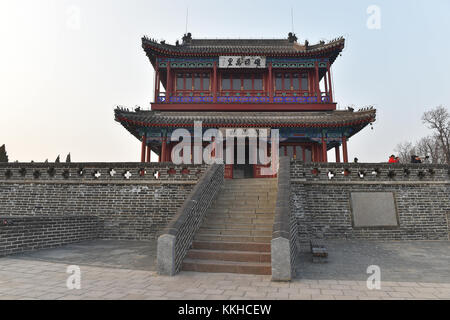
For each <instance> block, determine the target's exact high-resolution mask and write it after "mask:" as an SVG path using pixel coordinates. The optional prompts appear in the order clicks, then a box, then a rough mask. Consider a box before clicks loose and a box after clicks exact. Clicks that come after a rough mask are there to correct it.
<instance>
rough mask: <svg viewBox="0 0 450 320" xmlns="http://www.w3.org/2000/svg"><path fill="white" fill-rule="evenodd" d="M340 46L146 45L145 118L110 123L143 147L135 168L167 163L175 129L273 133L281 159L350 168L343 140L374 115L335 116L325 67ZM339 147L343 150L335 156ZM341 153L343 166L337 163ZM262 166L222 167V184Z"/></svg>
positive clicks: (123, 115)
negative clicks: (148, 98)
mask: <svg viewBox="0 0 450 320" xmlns="http://www.w3.org/2000/svg"><path fill="white" fill-rule="evenodd" d="M344 44H345V40H344V39H343V38H338V39H335V40H333V41H330V42H328V43H325V42H323V41H321V42H320V43H319V44H316V45H310V44H309V43H308V42H307V41H305V43H303V44H300V43H298V42H297V37H296V36H295V35H294V34H292V33H289V35H288V38H286V39H258V40H256V39H206V40H205V39H193V38H192V37H191V34H190V33H188V34H186V35H184V37H183V40H182V43H179V42H178V41H177V43H176V44H175V45H170V44H167V43H165V42H164V41H161V42H156V41H154V40H152V39H149V38H147V37H144V38H143V39H142V47H143V49H144V50H145V52H146V54H147V56H148V58H149V60H150V62H151V64H152V66H153V68H154V70H155V88H154V102H153V103H151V110H150V111H144V110H138V109H137V110H135V111H134V112H130V111H128V110H126V109H123V108H117V109H116V110H115V119H116V121H118V122H120V123H121V124H122V125H123V126H124V127H125V128H126V129H127V130H128V131H129V132H130V133H131V134H133V135H134V136H135V137H136V138H137V139H139V140H140V141H141V142H142V147H141V162H146V161H147V162H150V154H151V151H153V152H155V153H156V154H157V155H158V156H159V161H161V162H170V161H171V149H172V148H173V146H174V145H175V144H176V143H178V142H171V134H172V132H173V131H174V130H175V129H177V128H185V129H187V130H189V131H190V132H193V126H194V121H202V126H203V130H207V129H208V128H216V129H242V130H245V129H248V128H255V129H278V130H279V148H280V155H281V156H290V157H292V158H296V159H301V160H303V161H305V162H327V161H328V159H327V151H329V150H330V149H335V153H336V162H340V161H341V159H342V161H343V162H348V151H347V150H348V149H347V143H348V140H349V138H351V137H352V136H353V135H355V134H356V133H358V132H359V131H360V130H362V129H363V128H364V127H365V126H367V125H368V124H370V123H372V122H374V121H375V115H376V111H375V110H374V109H365V110H362V111H357V112H355V111H353V110H352V109H350V110H345V111H344V110H336V102H335V100H334V96H333V83H332V75H331V67H332V65H333V63H334V62H335V60H336V58H337V57H338V56H339V55H340V53H341V52H342V50H343V48H344ZM341 147H342V148H341ZM341 150H342V158H341ZM260 167H261V165H258V164H255V165H249V164H246V165H238V164H232V165H231V164H228V165H226V170H225V171H226V173H225V175H226V177H227V178H237V177H260V175H259V172H260Z"/></svg>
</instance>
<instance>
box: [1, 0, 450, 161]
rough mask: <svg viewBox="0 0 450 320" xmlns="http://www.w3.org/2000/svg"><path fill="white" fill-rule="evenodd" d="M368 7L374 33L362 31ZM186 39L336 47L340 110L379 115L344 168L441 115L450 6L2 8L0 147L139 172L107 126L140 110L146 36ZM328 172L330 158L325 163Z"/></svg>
mask: <svg viewBox="0 0 450 320" xmlns="http://www.w3.org/2000/svg"><path fill="white" fill-rule="evenodd" d="M370 5H377V6H378V7H379V8H380V10H381V25H380V26H381V29H369V28H368V27H367V20H368V19H369V17H370V16H371V15H370V14H368V13H367V8H368V7H369V6H370ZM187 7H189V19H188V31H189V32H191V33H192V35H193V37H194V38H216V37H219V38H222V37H225V38H236V37H241V38H261V37H263V38H285V37H287V34H288V32H290V31H291V7H292V8H293V11H294V31H295V33H296V34H297V36H298V37H299V41H300V42H303V41H304V40H305V39H308V40H309V42H310V43H316V42H318V41H320V40H331V39H333V38H335V37H338V36H344V37H345V38H346V40H347V42H346V48H345V50H344V52H343V54H342V57H339V58H338V59H337V60H336V62H335V64H334V66H333V75H334V89H335V99H336V100H337V102H338V103H339V107H340V108H343V107H345V106H348V105H354V106H355V108H356V109H358V108H360V107H364V106H369V105H373V106H375V107H376V108H377V110H378V113H377V121H376V123H375V125H374V130H370V128H369V127H368V128H366V129H364V130H363V131H362V132H360V133H359V134H358V135H356V136H355V137H353V138H352V139H351V140H350V142H349V156H350V158H351V159H353V157H355V156H357V157H358V158H359V159H360V161H363V162H380V161H386V159H387V156H389V155H390V154H391V153H392V150H393V148H394V147H395V145H396V144H397V143H398V142H401V141H404V140H411V141H415V140H417V139H419V138H420V137H422V136H424V135H427V134H429V132H428V130H427V129H426V128H425V127H424V126H423V125H422V123H421V120H420V118H421V115H422V113H423V112H424V111H425V110H427V109H430V108H432V107H435V106H437V105H441V104H442V105H446V106H449V105H450V103H449V101H450V90H449V87H450V75H449V71H450V59H449V57H450V41H449V34H450V19H449V18H448V17H449V15H450V1H448V0H435V1H419V0H415V1H413V0H402V1H400V0H396V1H392V0H387V1H381V0H379V1H365V0H353V1H351V0H346V1H345V0H344V1H332V0H330V1H303V0H302V1H294V0H291V1H284V0H278V1H265V0H260V1H242V0H240V1H236V0H227V1H214V0H207V1H206V0H205V1H203V0H198V1H186V0H179V1H172V0H164V1H159V0H146V1H144V0H126V1H125V0H85V1H84V0H71V1H65V0H0V110H1V113H0V145H2V144H4V143H5V144H6V147H7V152H8V154H9V158H10V161H15V160H19V161H31V160H34V161H44V160H45V159H47V158H48V159H49V160H50V161H54V160H55V158H56V157H57V156H58V154H61V157H62V158H65V156H66V154H67V153H69V152H71V154H72V161H139V159H140V143H139V141H138V140H137V139H136V138H134V137H133V136H132V135H131V134H129V133H128V131H126V130H125V129H124V128H123V127H121V125H120V124H119V123H117V122H115V121H114V113H113V111H114V108H115V107H116V106H117V105H122V106H127V107H130V108H134V107H135V106H136V105H138V106H141V107H142V108H144V109H148V108H149V106H150V104H149V103H150V101H151V100H152V97H153V71H152V68H151V65H150V62H149V61H148V59H147V57H146V56H145V53H144V52H143V50H142V48H141V40H140V39H141V37H142V36H143V35H148V36H150V37H153V38H156V39H164V40H166V41H167V42H169V43H175V41H176V40H177V39H180V38H181V37H182V35H183V33H184V32H185V28H186V25H185V22H186V19H185V17H186V8H187ZM330 158H331V160H333V159H334V152H330Z"/></svg>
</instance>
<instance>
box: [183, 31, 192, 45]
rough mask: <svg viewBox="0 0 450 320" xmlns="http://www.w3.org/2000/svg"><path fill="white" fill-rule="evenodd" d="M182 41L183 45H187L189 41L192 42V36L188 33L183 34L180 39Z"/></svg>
mask: <svg viewBox="0 0 450 320" xmlns="http://www.w3.org/2000/svg"><path fill="white" fill-rule="evenodd" d="M182 40H183V44H189V43H191V40H192V34H191V33H190V32H188V33H185V34H184V36H183V38H182Z"/></svg>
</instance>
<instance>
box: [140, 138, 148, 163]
mask: <svg viewBox="0 0 450 320" xmlns="http://www.w3.org/2000/svg"><path fill="white" fill-rule="evenodd" d="M146 140H147V138H146V137H145V134H144V135H142V143H141V162H145V149H146V147H147V141H146Z"/></svg>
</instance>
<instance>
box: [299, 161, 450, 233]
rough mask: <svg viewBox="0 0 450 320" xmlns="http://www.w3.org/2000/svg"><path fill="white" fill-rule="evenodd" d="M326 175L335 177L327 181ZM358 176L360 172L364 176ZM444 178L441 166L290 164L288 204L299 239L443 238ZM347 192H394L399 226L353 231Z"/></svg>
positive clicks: (447, 199) (448, 185)
mask: <svg viewBox="0 0 450 320" xmlns="http://www.w3.org/2000/svg"><path fill="white" fill-rule="evenodd" d="M330 171H331V172H333V173H334V177H332V179H330V177H329V176H328V172H330ZM343 172H346V174H342V173H343ZM361 172H363V173H365V175H364V176H363V177H361V176H360V173H361ZM392 172H394V174H392ZM449 177H450V176H449V167H448V166H445V165H399V164H397V165H389V164H346V165H344V164H333V163H330V164H310V165H309V164H308V165H306V164H303V163H302V162H299V161H293V162H292V164H291V193H292V195H291V202H292V210H293V211H294V213H295V215H296V217H297V221H298V227H299V237H300V238H301V239H302V240H306V239H309V238H311V237H324V238H328V239H395V240H406V239H407V240H448V237H449V229H448V225H447V219H446V215H447V214H448V213H449V212H450V179H449ZM352 192H393V194H394V199H395V202H396V206H397V214H398V218H399V226H398V227H372V228H353V227H352V216H351V207H350V194H351V193H352Z"/></svg>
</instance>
